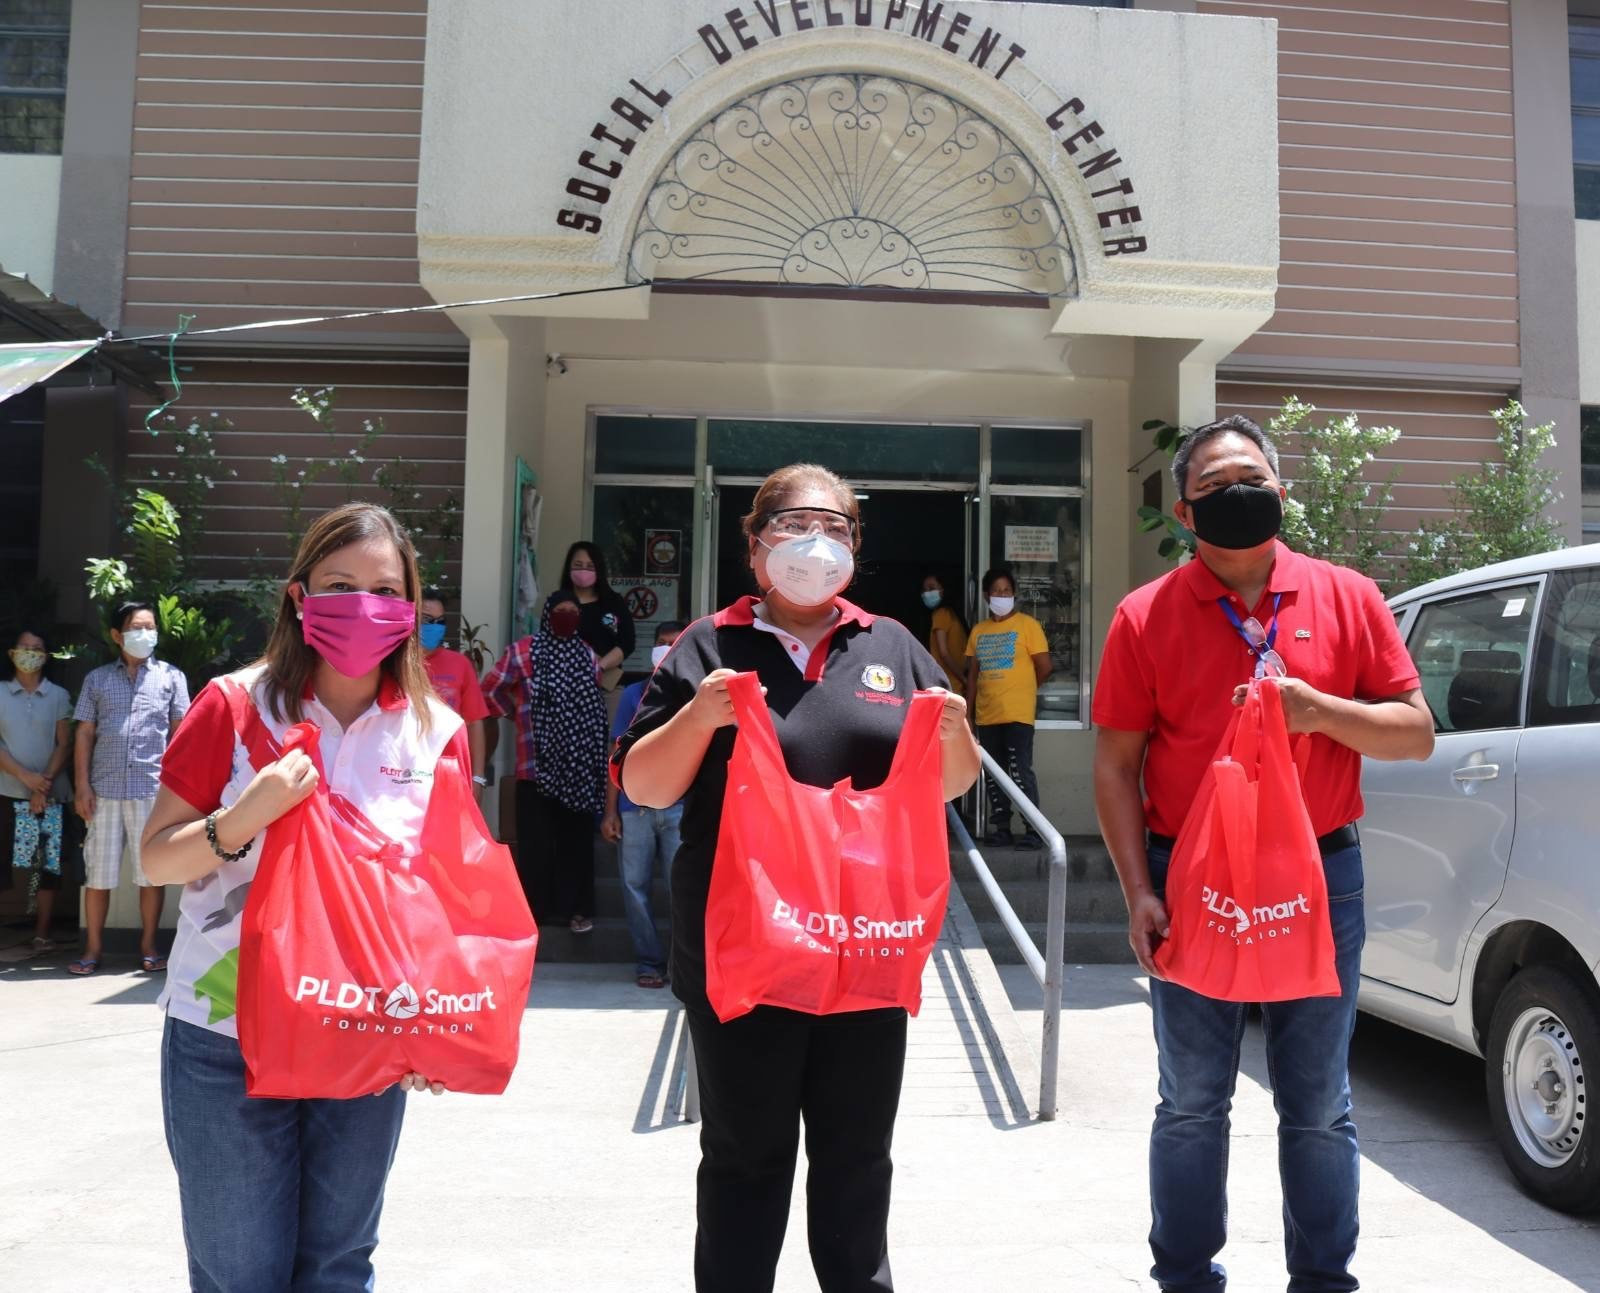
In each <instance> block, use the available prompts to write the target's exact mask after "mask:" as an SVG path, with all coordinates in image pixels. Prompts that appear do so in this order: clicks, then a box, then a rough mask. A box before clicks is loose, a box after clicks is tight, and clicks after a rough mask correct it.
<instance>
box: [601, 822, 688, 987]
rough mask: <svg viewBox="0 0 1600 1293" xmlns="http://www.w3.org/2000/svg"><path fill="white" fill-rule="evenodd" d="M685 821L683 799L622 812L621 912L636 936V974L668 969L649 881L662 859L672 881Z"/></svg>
mask: <svg viewBox="0 0 1600 1293" xmlns="http://www.w3.org/2000/svg"><path fill="white" fill-rule="evenodd" d="M682 821H683V805H682V804H681V803H677V804H673V805H672V807H671V808H634V809H633V810H632V811H631V812H626V813H623V814H622V844H621V846H620V847H619V848H618V849H617V863H618V866H619V868H620V869H621V871H622V914H623V915H624V916H626V917H627V920H628V933H629V934H630V935H631V936H632V938H633V954H634V957H635V958H636V962H637V963H636V965H635V967H634V973H636V974H665V973H666V972H667V954H666V953H665V952H664V951H663V950H662V948H661V939H660V937H659V936H658V935H657V934H656V922H655V917H653V916H652V915H651V914H650V881H651V878H652V876H653V875H654V874H655V868H656V863H657V862H658V861H659V862H660V863H661V878H662V880H663V881H665V882H666V883H667V884H671V883H672V859H673V858H674V857H675V856H677V852H678V827H679V824H680V823H681V822H682Z"/></svg>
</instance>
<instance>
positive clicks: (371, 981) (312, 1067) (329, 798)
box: [224, 684, 538, 1099]
mask: <svg viewBox="0 0 1600 1293" xmlns="http://www.w3.org/2000/svg"><path fill="white" fill-rule="evenodd" d="M224 692H225V694H226V695H227V698H228V705H229V709H230V711H231V712H232V714H233V719H234V730H235V731H236V732H238V734H239V737H240V739H241V741H242V742H243V744H244V747H245V749H246V751H247V752H248V753H249V755H250V761H251V763H252V765H253V766H255V767H256V768H258V769H259V768H261V767H263V766H265V765H266V764H267V763H269V762H271V761H272V760H274V759H276V758H279V757H280V756H281V755H282V754H283V753H287V752H288V751H289V750H292V749H303V750H305V751H306V752H307V753H308V754H310V755H311V756H312V758H313V759H315V760H317V764H318V767H317V772H318V775H319V781H318V784H317V789H316V792H315V793H314V794H312V795H310V796H309V797H308V798H307V799H305V800H304V801H302V802H301V803H300V804H298V805H297V806H296V807H294V808H292V809H291V810H290V811H289V812H287V813H285V814H284V815H283V816H282V817H280V818H279V819H278V820H277V821H276V822H274V823H273V824H272V825H271V826H269V827H268V828H267V834H266V839H265V841H264V847H263V848H262V852H261V860H260V863H259V864H258V866H257V868H256V875H255V879H254V881H253V882H252V883H251V886H250V896H249V898H248V899H247V900H246V902H245V908H244V915H243V919H242V922H241V933H240V941H239V994H238V1003H239V1047H240V1050H241V1051H242V1052H243V1054H244V1061H245V1091H246V1093H247V1094H248V1095H252V1096H274V1097H281V1098H292V1099H311V1098H331V1099H347V1098H350V1097H353V1096H360V1095H370V1094H373V1093H375V1092H378V1091H382V1090H384V1089H385V1088H386V1087H390V1086H393V1085H394V1083H396V1082H397V1081H399V1080H400V1078H402V1077H404V1076H405V1075H406V1074H407V1073H420V1074H422V1075H423V1076H424V1077H426V1078H428V1079H429V1080H430V1081H435V1082H443V1083H444V1085H445V1087H446V1088H447V1089H448V1090H451V1091H463V1092H476V1093H479V1094H498V1093H499V1092H501V1091H503V1090H505V1086H506V1083H507V1081H509V1080H510V1077H511V1071H512V1069H513V1068H515V1067H516V1063H517V1048H518V1043H519V1039H520V1036H521V1028H522V1010H523V1006H524V1005H525V1004H526V1003H527V999H528V987H529V983H530V981H531V979H532V977H533V957H534V950H535V947H536V946H537V943H538V931H537V930H536V929H535V928H534V923H533V915H532V913H530V912H529V910H528V903H527V900H526V899H525V898H524V897H523V894H522V886H521V884H520V883H519V881H518V879H517V873H516V868H515V866H514V865H513V864H512V861H511V856H510V853H509V852H508V851H507V849H506V847H505V845H503V844H499V843H496V842H495V841H494V840H492V839H491V838H490V837H489V833H488V828H487V826H486V825H485V824H484V821H483V817H482V815H481V814H480V813H479V812H478V809H477V805H476V804H475V803H474V802H473V800H472V795H471V793H470V791H468V789H467V784H468V783H467V774H466V770H465V769H464V768H462V767H461V766H460V765H459V763H458V762H457V760H455V759H454V758H451V757H449V756H446V757H444V758H441V759H440V760H439V762H438V764H437V765H436V766H435V768H434V773H433V788H432V792H431V794H430V796H429V799H428V809H427V813H426V816H425V818H424V820H423V826H422V834H421V837H420V839H419V841H418V843H419V848H418V850H417V851H416V852H415V853H414V854H412V855H411V856H407V852H406V850H405V849H403V848H402V847H401V846H400V845H399V844H397V843H395V842H394V841H393V840H391V839H389V838H388V837H386V836H385V835H384V834H383V833H382V832H381V831H380V830H378V828H377V827H375V826H374V825H373V824H372V823H371V822H369V821H368V820H367V819H366V818H365V817H364V816H362V814H361V813H360V812H359V811H357V810H356V808H355V807H354V806H353V805H352V804H350V803H349V801H347V800H345V799H344V798H343V797H342V796H340V795H337V794H333V793H331V792H330V791H329V789H328V783H327V778H326V776H325V775H324V774H323V770H322V767H321V761H320V759H318V745H317V729H316V727H315V725H314V724H310V723H298V724H296V725H295V726H294V727H291V728H290V729H289V731H288V732H287V733H286V734H285V738H284V743H283V747H282V749H281V750H280V749H278V748H275V746H274V743H273V742H272V739H271V736H270V735H269V733H268V732H267V729H266V725H265V724H264V723H263V722H262V721H261V716H260V714H259V713H258V712H257V711H256V708H255V705H254V704H253V703H252V702H251V700H250V698H249V696H248V695H246V693H245V692H244V690H243V689H242V688H240V687H238V686H235V685H228V684H224Z"/></svg>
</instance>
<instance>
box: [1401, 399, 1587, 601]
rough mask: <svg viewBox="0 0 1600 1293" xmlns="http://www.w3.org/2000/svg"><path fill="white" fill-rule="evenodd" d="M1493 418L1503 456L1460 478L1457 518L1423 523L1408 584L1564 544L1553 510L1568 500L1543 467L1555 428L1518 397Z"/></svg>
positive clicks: (1454, 500) (1454, 502) (1454, 501)
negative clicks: (1535, 420)
mask: <svg viewBox="0 0 1600 1293" xmlns="http://www.w3.org/2000/svg"><path fill="white" fill-rule="evenodd" d="M1490 416H1491V417H1493V418H1494V422H1495V427H1496V428H1497V430H1496V433H1495V444H1496V445H1498V446H1499V449H1500V461H1499V462H1494V461H1488V462H1484V463H1482V464H1480V465H1479V466H1477V467H1476V468H1475V469H1474V470H1472V471H1469V472H1466V473H1465V474H1463V475H1461V476H1458V477H1457V478H1456V481H1455V484H1454V486H1453V487H1452V489H1451V515H1450V516H1448V517H1446V518H1445V519H1444V520H1442V521H1424V522H1423V523H1422V524H1421V525H1420V526H1418V527H1417V530H1416V532H1415V534H1414V535H1413V536H1412V539H1411V543H1410V557H1409V559H1408V560H1407V561H1406V565H1405V582H1406V585H1407V586H1408V587H1414V586H1415V585H1417V584H1424V583H1427V582H1429V581H1430V580H1433V579H1442V578H1443V577H1444V576H1446V575H1452V574H1456V573H1457V572H1459V571H1463V570H1472V569H1474V568H1475V567H1477V566H1485V565H1490V564H1492V563H1493V562H1496V561H1509V560H1511V559H1512V558H1513V557H1529V556H1533V555H1534V554H1536V553H1540V552H1549V551H1551V550H1552V549H1555V548H1560V547H1562V546H1564V543H1565V540H1564V537H1563V535H1562V531H1561V526H1560V525H1559V523H1557V522H1556V521H1554V520H1553V519H1551V514H1550V511H1551V508H1552V507H1553V506H1554V505H1555V504H1556V503H1557V502H1558V501H1559V500H1560V498H1561V495H1560V494H1559V493H1558V492H1557V491H1556V488H1555V480H1556V473H1555V472H1554V471H1553V470H1551V469H1550V468H1548V467H1543V466H1540V463H1541V461H1542V460H1543V458H1544V455H1545V454H1546V453H1547V452H1548V451H1549V450H1550V449H1552V448H1553V447H1554V446H1555V443H1556V436H1555V427H1554V425H1553V424H1552V423H1549V422H1546V423H1544V424H1542V425H1540V426H1533V427H1530V426H1528V425H1527V421H1528V414H1527V410H1526V409H1524V408H1523V407H1522V405H1521V404H1520V403H1518V402H1517V401H1516V400H1511V401H1509V402H1508V403H1507V404H1506V405H1505V407H1503V408H1499V409H1496V410H1495V411H1494V412H1493V413H1492V414H1491V415H1490Z"/></svg>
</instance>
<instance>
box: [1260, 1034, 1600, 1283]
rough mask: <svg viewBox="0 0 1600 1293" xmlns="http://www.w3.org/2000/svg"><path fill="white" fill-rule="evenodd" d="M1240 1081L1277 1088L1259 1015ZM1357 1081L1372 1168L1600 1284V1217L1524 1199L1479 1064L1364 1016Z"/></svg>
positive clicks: (1562, 1272)
mask: <svg viewBox="0 0 1600 1293" xmlns="http://www.w3.org/2000/svg"><path fill="white" fill-rule="evenodd" d="M1240 1076H1241V1077H1242V1078H1244V1077H1248V1078H1249V1079H1250V1080H1252V1081H1254V1082H1256V1083H1258V1084H1259V1085H1260V1086H1262V1087H1263V1088H1268V1087H1269V1086H1270V1084H1269V1082H1268V1080H1267V1067H1266V1054H1265V1050H1264V1044H1263V1041H1262V1037H1261V1026H1260V1020H1259V1016H1258V1017H1256V1018H1255V1019H1253V1020H1252V1022H1251V1025H1250V1029H1249V1033H1248V1035H1247V1037H1246V1040H1245V1046H1244V1052H1243V1055H1242V1056H1241V1063H1240ZM1350 1084H1351V1087H1352V1090H1353V1092H1354V1099H1355V1116H1356V1125H1357V1126H1358V1128H1359V1129H1360V1136H1361V1157H1362V1159H1363V1160H1364V1161H1365V1162H1368V1163H1371V1164H1373V1165H1374V1166H1376V1167H1379V1168H1382V1169H1383V1170H1384V1171H1386V1172H1388V1173H1389V1174H1390V1175H1391V1176H1393V1177H1394V1178H1395V1179H1396V1180H1398V1181H1400V1182H1401V1183H1402V1184H1404V1185H1406V1186H1407V1187H1408V1188H1410V1189H1412V1190H1415V1191H1416V1192H1417V1193H1418V1194H1420V1195H1421V1196H1423V1197H1424V1198H1426V1199H1428V1200H1429V1201H1430V1202H1432V1203H1435V1204H1437V1205H1439V1206H1440V1207H1443V1208H1446V1209H1448V1210H1449V1211H1451V1212H1453V1213H1455V1214H1456V1216H1458V1217H1460V1218H1461V1219H1462V1220H1463V1221H1466V1222H1467V1223H1469V1224H1470V1225H1473V1226H1475V1227H1477V1228H1478V1229H1479V1230H1482V1231H1483V1232H1484V1233H1486V1234H1490V1235H1493V1236H1494V1238H1495V1239H1496V1240H1497V1241H1498V1242H1500V1243H1502V1244H1504V1245H1505V1246H1506V1247H1508V1248H1510V1249H1512V1250H1513V1251H1515V1252H1518V1253H1521V1254H1522V1255H1523V1256H1524V1257H1526V1258H1528V1259H1529V1260H1530V1261H1533V1262H1536V1263H1537V1264H1539V1265H1540V1266H1542V1267H1544V1268H1545V1269H1546V1270H1548V1271H1550V1272H1551V1273H1552V1274H1554V1275H1558V1276H1561V1277H1562V1278H1564V1279H1568V1280H1571V1281H1572V1282H1573V1283H1574V1285H1575V1286H1576V1287H1579V1288H1594V1287H1596V1284H1595V1277H1596V1274H1597V1272H1600V1219H1596V1218H1578V1217H1572V1216H1569V1215H1567V1214H1566V1213H1562V1212H1557V1211H1555V1210H1554V1209H1553V1208H1547V1207H1545V1206H1544V1205H1543V1204H1540V1203H1537V1202H1535V1201H1534V1200H1533V1199H1531V1198H1529V1197H1528V1196H1527V1195H1525V1194H1524V1193H1523V1192H1522V1190H1521V1188H1520V1187H1519V1186H1518V1185H1517V1183H1516V1180H1515V1178H1514V1177H1513V1176H1512V1175H1511V1172H1510V1170H1509V1169H1508V1168H1507V1167H1506V1165H1505V1161H1504V1160H1503V1159H1502V1158H1501V1156H1500V1150H1499V1148H1498V1146H1497V1145H1496V1143H1495V1140H1494V1134H1493V1132H1492V1130H1491V1129H1490V1125H1489V1114H1488V1106H1487V1101H1486V1098H1485V1095H1484V1073H1483V1061H1482V1060H1480V1059H1477V1058H1476V1057H1474V1056H1471V1055H1468V1054H1466V1053H1465V1052H1464V1051H1459V1050H1457V1049H1456V1048H1455V1047H1453V1046H1447V1045H1445V1044H1444V1043H1443V1042H1436V1041H1433V1040H1432V1039H1430V1038H1426V1037H1422V1036H1419V1035H1418V1034H1416V1033H1413V1032H1410V1031H1408V1030H1407V1029H1404V1028H1400V1027H1398V1026H1396V1025H1394V1024H1390V1023H1387V1022H1385V1021H1383V1020H1380V1019H1375V1018H1372V1017H1371V1016H1369V1015H1365V1014H1363V1015H1361V1016H1360V1017H1359V1021H1358V1022H1357V1024H1356V1035H1355V1040H1354V1042H1353V1043H1352V1044H1351V1048H1350ZM1378 1224H1381V1222H1379V1223H1378ZM1419 1256H1420V1254H1419Z"/></svg>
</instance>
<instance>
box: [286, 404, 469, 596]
mask: <svg viewBox="0 0 1600 1293" xmlns="http://www.w3.org/2000/svg"><path fill="white" fill-rule="evenodd" d="M337 395H338V392H337V390H336V389H335V388H334V387H331V386H327V387H322V388H320V389H318V390H314V391H312V390H306V389H305V388H304V387H298V388H296V389H295V390H294V391H293V392H291V394H290V396H289V400H290V403H292V404H293V405H294V406H295V407H296V408H298V409H299V410H300V411H301V412H302V413H304V414H305V415H306V416H307V417H309V418H310V419H311V421H312V422H313V424H314V425H315V426H316V427H317V429H318V430H319V431H321V432H322V433H323V434H324V435H325V436H326V437H327V445H328V448H327V452H326V453H325V454H314V455H310V456H307V457H304V458H299V459H296V460H293V461H291V459H290V458H289V455H288V454H286V453H279V454H275V455H273V457H272V458H270V459H269V460H268V465H269V467H270V468H271V471H272V480H273V486H274V488H275V490H276V492H277V494H278V500H279V504H280V505H281V506H282V508H283V512H284V518H285V525H284V539H285V541H286V543H287V546H288V548H289V551H291V552H293V551H294V550H295V548H297V547H298V546H299V544H300V538H301V536H302V535H303V534H304V533H305V528H306V519H305V513H306V503H305V498H306V491H307V490H308V489H310V488H311V487H312V486H313V485H316V484H318V483H319V482H323V481H329V482H330V483H331V482H332V481H337V482H338V483H339V484H340V485H341V486H342V487H343V492H344V497H345V501H346V502H354V501H357V500H360V499H367V500H368V501H371V502H377V503H382V504H383V505H384V506H385V507H387V508H388V509H389V511H391V512H392V513H394V516H395V519H396V520H397V521H399V522H400V524H401V525H402V526H403V527H404V528H405V530H406V532H407V533H408V534H410V535H411V541H412V542H413V543H414V544H415V545H416V548H417V563H418V568H419V571H420V573H421V575H422V582H423V583H424V584H436V583H438V582H439V580H440V577H441V576H442V575H443V574H444V570H445V567H446V565H447V564H448V561H449V558H450V557H451V556H452V555H454V554H455V553H456V551H457V550H458V547H459V544H460V539H461V503H460V500H459V499H457V498H456V496H455V495H454V494H453V493H452V494H447V495H446V496H445V497H444V498H443V499H441V500H440V501H439V502H437V503H433V504H430V505H426V506H424V503H423V498H424V495H423V491H422V486H421V475H422V469H421V468H420V467H419V466H418V465H417V464H416V463H415V462H412V461H411V460H410V459H408V458H404V457H382V456H380V455H379V454H378V452H377V446H378V444H379V442H380V441H381V440H382V438H383V437H384V435H385V434H386V432H387V428H386V427H385V425H384V421H383V419H382V418H377V419H373V418H367V419H364V420H363V421H362V423H361V434H360V436H358V437H357V438H356V441H355V443H354V444H349V443H347V441H348V437H346V436H344V435H343V433H342V432H341V431H340V430H339V426H338V422H337V420H336V418H335V409H336V405H337ZM341 448H342V449H343V452H340V450H341ZM369 458H372V459H373V460H374V465H373V467H372V470H371V472H370V473H369V472H368V471H367V460H368V459H369ZM330 478H331V479H330ZM369 483H370V485H374V486H376V487H377V493H378V495H379V496H378V497H377V498H372V497H370V494H371V491H370V490H369V489H368V485H369ZM263 578H265V576H263ZM267 582H269V583H271V582H272V581H271V580H268V581H267ZM269 600H270V601H272V602H275V601H276V586H275V584H274V585H273V593H272V595H271V598H270V599H269Z"/></svg>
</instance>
